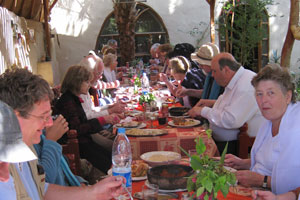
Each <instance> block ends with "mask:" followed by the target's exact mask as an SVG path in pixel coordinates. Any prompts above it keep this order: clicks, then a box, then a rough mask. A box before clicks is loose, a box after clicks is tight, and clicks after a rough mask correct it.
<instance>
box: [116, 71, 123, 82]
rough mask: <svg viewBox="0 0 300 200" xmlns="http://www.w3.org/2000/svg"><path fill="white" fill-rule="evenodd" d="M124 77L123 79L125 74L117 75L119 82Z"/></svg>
mask: <svg viewBox="0 0 300 200" xmlns="http://www.w3.org/2000/svg"><path fill="white" fill-rule="evenodd" d="M122 77H123V72H118V73H117V79H118V80H121V79H122Z"/></svg>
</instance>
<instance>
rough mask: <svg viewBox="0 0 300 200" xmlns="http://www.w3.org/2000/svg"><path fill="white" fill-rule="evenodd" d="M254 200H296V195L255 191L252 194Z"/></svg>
mask: <svg viewBox="0 0 300 200" xmlns="http://www.w3.org/2000/svg"><path fill="white" fill-rule="evenodd" d="M252 198H253V199H254V200H256V199H257V200H258V199H260V200H296V195H295V194H294V193H293V192H287V193H284V194H280V195H275V194H273V193H272V192H270V191H259V190H254V191H253V192H252Z"/></svg>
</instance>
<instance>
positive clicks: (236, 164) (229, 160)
mask: <svg viewBox="0 0 300 200" xmlns="http://www.w3.org/2000/svg"><path fill="white" fill-rule="evenodd" d="M224 165H225V166H228V167H232V168H234V169H242V168H243V160H242V159H241V158H239V157H237V156H235V155H232V154H226V155H225V160H224Z"/></svg>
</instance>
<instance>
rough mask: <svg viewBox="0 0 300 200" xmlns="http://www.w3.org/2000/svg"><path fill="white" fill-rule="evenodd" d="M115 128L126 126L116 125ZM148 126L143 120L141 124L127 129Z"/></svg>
mask: <svg viewBox="0 0 300 200" xmlns="http://www.w3.org/2000/svg"><path fill="white" fill-rule="evenodd" d="M114 127H115V128H124V127H119V126H116V125H114ZM146 127H147V124H146V123H144V122H142V123H141V124H140V125H138V126H137V127H131V128H125V129H126V130H128V129H132V128H146Z"/></svg>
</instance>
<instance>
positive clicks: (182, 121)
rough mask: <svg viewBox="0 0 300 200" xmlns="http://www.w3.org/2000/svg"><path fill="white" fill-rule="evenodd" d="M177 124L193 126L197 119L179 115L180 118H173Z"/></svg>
mask: <svg viewBox="0 0 300 200" xmlns="http://www.w3.org/2000/svg"><path fill="white" fill-rule="evenodd" d="M173 122H174V124H175V125H180V126H193V125H195V124H196V122H195V120H193V119H185V118H183V117H179V120H177V121H176V120H173Z"/></svg>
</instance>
